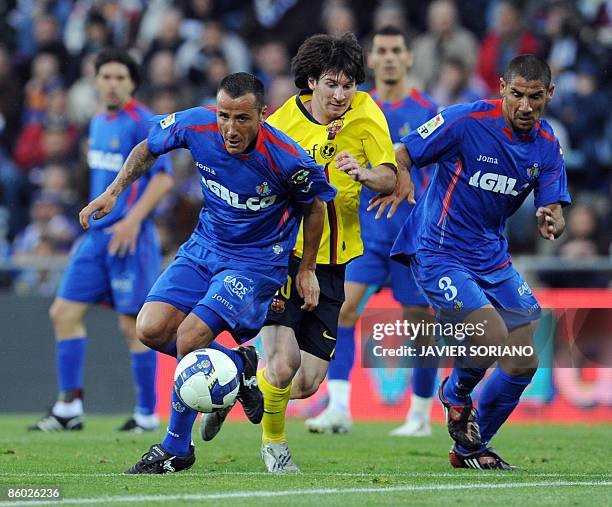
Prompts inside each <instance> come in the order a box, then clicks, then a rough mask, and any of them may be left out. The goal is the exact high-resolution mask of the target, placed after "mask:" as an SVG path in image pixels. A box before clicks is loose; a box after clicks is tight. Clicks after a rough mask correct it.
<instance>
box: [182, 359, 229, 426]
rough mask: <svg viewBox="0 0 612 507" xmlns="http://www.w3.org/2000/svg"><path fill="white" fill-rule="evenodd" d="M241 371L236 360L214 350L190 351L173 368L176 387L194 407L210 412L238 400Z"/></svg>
mask: <svg viewBox="0 0 612 507" xmlns="http://www.w3.org/2000/svg"><path fill="white" fill-rule="evenodd" d="M239 385H240V382H239V380H238V370H237V369H236V365H235V364H234V361H232V360H231V359H230V358H229V357H228V356H227V355H226V354H224V353H223V352H221V351H219V350H215V349H198V350H194V351H193V352H190V353H189V354H187V355H186V356H185V357H184V358H183V359H181V361H180V362H179V364H177V365H176V370H175V371H174V390H175V391H176V394H177V395H178V397H179V398H180V399H181V400H182V401H183V403H185V405H187V406H188V407H190V408H192V409H193V410H197V411H198V412H204V413H206V414H209V413H211V412H215V411H217V410H222V409H224V408H227V407H229V406H231V405H233V404H234V403H235V402H236V395H237V394H238V387H239Z"/></svg>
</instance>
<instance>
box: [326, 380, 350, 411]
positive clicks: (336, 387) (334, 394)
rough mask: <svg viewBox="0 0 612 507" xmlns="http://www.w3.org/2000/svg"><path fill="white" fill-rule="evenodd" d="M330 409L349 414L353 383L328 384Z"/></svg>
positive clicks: (338, 382) (334, 382)
mask: <svg viewBox="0 0 612 507" xmlns="http://www.w3.org/2000/svg"><path fill="white" fill-rule="evenodd" d="M327 390H328V392H329V408H330V409H331V410H336V411H338V412H344V413H345V414H348V413H349V412H350V408H349V403H350V398H351V383H350V382H349V381H348V380H330V381H328V382H327Z"/></svg>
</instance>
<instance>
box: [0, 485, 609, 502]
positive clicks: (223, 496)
mask: <svg viewBox="0 0 612 507" xmlns="http://www.w3.org/2000/svg"><path fill="white" fill-rule="evenodd" d="M546 486H558V487H564V486H568V487H571V486H580V487H587V486H588V487H593V486H612V481H602V482H599V481H580V482H570V481H554V482H511V483H508V484H489V483H483V482H481V483H475V484H438V485H435V484H433V485H423V486H392V487H388V488H344V489H342V488H320V489H291V490H284V491H236V492H232V493H209V494H179V495H141V496H137V495H134V496H102V497H89V498H68V499H64V500H56V501H49V500H34V501H20V502H19V503H20V504H21V505H54V504H55V505H57V504H58V503H61V504H63V505H66V504H71V505H74V504H78V505H84V504H100V503H105V504H113V503H134V502H168V501H171V500H189V501H203V500H229V499H236V498H273V497H283V496H295V495H333V494H342V495H343V494H347V493H366V494H368V493H384V494H388V493H398V492H408V491H409V492H420V491H455V490H466V489H475V488H476V489H482V490H487V489H520V488H539V487H546ZM14 506H15V501H14V500H13V501H9V502H0V507H14Z"/></svg>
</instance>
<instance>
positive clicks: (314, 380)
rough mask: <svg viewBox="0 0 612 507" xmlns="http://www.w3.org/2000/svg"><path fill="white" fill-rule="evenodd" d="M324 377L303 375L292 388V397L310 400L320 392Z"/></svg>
mask: <svg viewBox="0 0 612 507" xmlns="http://www.w3.org/2000/svg"><path fill="white" fill-rule="evenodd" d="M322 382H323V377H318V376H316V375H306V376H305V375H301V376H300V377H299V380H298V379H296V382H295V384H294V385H292V386H291V397H292V398H294V399H303V398H309V397H310V396H312V395H313V394H314V393H316V392H317V391H318V390H319V386H320V385H321V383H322Z"/></svg>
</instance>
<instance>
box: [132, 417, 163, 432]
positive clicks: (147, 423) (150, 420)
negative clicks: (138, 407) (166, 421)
mask: <svg viewBox="0 0 612 507" xmlns="http://www.w3.org/2000/svg"><path fill="white" fill-rule="evenodd" d="M134 420H135V421H136V424H138V426H142V427H143V428H146V429H153V428H157V427H158V426H159V417H157V414H150V415H145V414H134Z"/></svg>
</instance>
